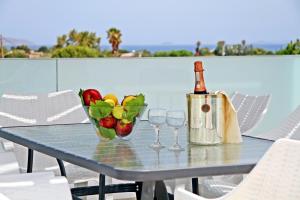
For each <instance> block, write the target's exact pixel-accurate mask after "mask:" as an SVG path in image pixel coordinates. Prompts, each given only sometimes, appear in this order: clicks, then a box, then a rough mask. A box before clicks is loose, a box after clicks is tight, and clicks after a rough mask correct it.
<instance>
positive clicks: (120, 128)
mask: <svg viewBox="0 0 300 200" xmlns="http://www.w3.org/2000/svg"><path fill="white" fill-rule="evenodd" d="M132 128H133V123H132V122H130V123H123V122H122V121H121V120H118V121H117V125H116V127H115V129H116V132H117V135H118V136H120V137H125V136H127V135H129V134H130V133H131V131H132Z"/></svg>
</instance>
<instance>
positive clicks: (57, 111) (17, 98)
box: [0, 90, 98, 184]
mask: <svg viewBox="0 0 300 200" xmlns="http://www.w3.org/2000/svg"><path fill="white" fill-rule="evenodd" d="M88 121H89V120H88V118H87V116H86V115H85V113H84V111H83V108H82V106H81V102H80V100H79V98H78V96H77V95H76V94H75V93H74V92H73V91H71V90H67V91H61V92H54V93H48V94H38V95H35V94H33V95H18V94H3V95H2V97H1V98H0V126H2V127H13V126H30V125H50V124H72V123H85V122H88ZM6 146H7V145H6ZM9 146H11V145H9ZM14 151H15V153H16V157H17V160H18V162H19V165H20V169H21V171H22V172H26V169H27V158H28V157H27V154H28V149H27V148H25V147H23V146H21V145H18V144H14ZM64 165H65V167H66V171H67V175H68V180H69V182H70V183H75V184H77V183H82V182H87V181H94V180H96V181H97V180H98V174H97V173H95V172H92V171H90V170H87V169H84V168H81V167H78V166H75V165H72V164H69V163H66V162H64ZM33 170H34V171H53V172H54V173H55V174H56V175H60V168H59V166H58V163H57V160H56V159H55V158H53V157H50V156H47V155H45V154H42V153H39V152H34V157H33Z"/></svg>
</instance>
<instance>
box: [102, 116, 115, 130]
mask: <svg viewBox="0 0 300 200" xmlns="http://www.w3.org/2000/svg"><path fill="white" fill-rule="evenodd" d="M116 123H117V120H116V118H114V117H113V116H108V117H105V118H102V119H100V121H99V125H100V126H102V127H105V128H113V127H115V125H116Z"/></svg>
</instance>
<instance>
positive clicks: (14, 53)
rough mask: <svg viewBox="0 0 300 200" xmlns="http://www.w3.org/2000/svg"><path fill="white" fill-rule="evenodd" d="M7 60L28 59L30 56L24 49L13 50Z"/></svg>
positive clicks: (6, 56)
mask: <svg viewBox="0 0 300 200" xmlns="http://www.w3.org/2000/svg"><path fill="white" fill-rule="evenodd" d="M5 58H28V54H27V53H26V52H25V51H24V50H23V49H13V50H12V51H11V52H9V53H7V54H6V55H5Z"/></svg>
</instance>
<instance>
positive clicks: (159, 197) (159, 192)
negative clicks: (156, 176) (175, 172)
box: [154, 181, 169, 200]
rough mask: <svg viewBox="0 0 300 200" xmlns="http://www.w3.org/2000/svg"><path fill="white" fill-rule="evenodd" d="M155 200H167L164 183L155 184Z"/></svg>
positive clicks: (157, 182)
mask: <svg viewBox="0 0 300 200" xmlns="http://www.w3.org/2000/svg"><path fill="white" fill-rule="evenodd" d="M154 193H155V199H156V200H169V195H168V191H167V188H166V185H165V183H164V181H156V182H155V190H154Z"/></svg>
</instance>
